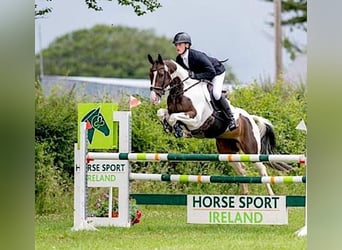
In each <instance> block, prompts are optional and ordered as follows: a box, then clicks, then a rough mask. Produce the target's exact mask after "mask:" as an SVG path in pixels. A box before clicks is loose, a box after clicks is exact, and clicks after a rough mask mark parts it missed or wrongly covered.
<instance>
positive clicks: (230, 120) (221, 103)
mask: <svg viewBox="0 0 342 250" xmlns="http://www.w3.org/2000/svg"><path fill="white" fill-rule="evenodd" d="M217 103H218V104H219V106H220V107H221V110H222V113H223V114H224V116H225V117H226V118H227V120H228V129H229V130H230V131H233V130H234V129H237V128H238V126H237V124H236V123H235V119H234V116H233V113H232V111H231V109H230V107H229V103H228V101H227V100H226V98H224V97H223V96H221V98H220V100H218V101H217Z"/></svg>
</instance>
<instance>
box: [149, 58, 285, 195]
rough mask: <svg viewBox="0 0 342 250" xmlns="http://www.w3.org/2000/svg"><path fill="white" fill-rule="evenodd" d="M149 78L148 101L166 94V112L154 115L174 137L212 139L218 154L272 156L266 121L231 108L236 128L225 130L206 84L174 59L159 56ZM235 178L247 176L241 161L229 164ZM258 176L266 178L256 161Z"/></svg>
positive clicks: (271, 132) (272, 142) (269, 127)
mask: <svg viewBox="0 0 342 250" xmlns="http://www.w3.org/2000/svg"><path fill="white" fill-rule="evenodd" d="M148 60H149V62H150V63H151V64H152V66H151V68H150V71H149V77H150V80H151V88H150V89H151V93H150V101H151V103H152V104H153V105H157V104H159V103H160V100H161V97H162V96H163V95H164V94H165V92H166V91H169V95H168V99H167V105H168V107H167V109H159V110H158V111H157V115H158V118H159V120H160V121H161V122H162V124H163V126H164V130H165V131H167V132H170V133H174V135H175V136H176V137H181V136H185V137H196V138H215V139H216V147H217V150H218V152H219V153H220V154H237V153H240V152H242V153H245V154H273V153H274V149H275V146H276V140H275V133H274V128H273V125H272V124H271V122H270V121H268V120H267V119H265V118H263V117H260V116H256V115H250V114H248V113H247V111H245V110H243V109H241V108H238V107H234V106H232V105H230V107H231V110H232V112H233V114H234V118H235V119H236V122H237V124H238V125H239V127H238V128H237V129H235V130H233V131H229V130H228V128H227V125H228V124H227V121H226V120H225V118H224V115H223V114H221V112H220V111H219V110H218V109H217V108H215V107H214V105H213V102H212V101H211V94H210V91H209V90H208V87H207V85H208V84H209V85H210V83H208V82H206V81H199V80H196V79H191V78H190V77H189V74H188V71H187V70H185V69H184V68H183V67H182V66H180V65H179V64H178V63H176V62H175V61H173V60H163V59H162V57H161V55H158V58H157V60H153V59H152V56H151V55H148ZM229 164H230V165H231V166H232V167H233V168H234V170H235V171H236V173H237V174H238V175H241V176H244V175H246V166H245V164H243V163H242V162H229ZM266 164H267V165H269V166H271V167H272V168H274V169H277V170H280V171H288V170H291V169H292V166H290V165H288V164H286V163H284V162H268V163H266ZM255 166H256V169H257V170H258V172H259V174H260V176H267V175H268V174H267V171H266V166H265V165H264V164H263V163H262V162H255ZM265 185H266V189H267V192H268V194H269V195H273V194H274V193H273V190H272V188H271V185H270V184H265ZM241 192H242V194H248V188H247V185H246V184H241Z"/></svg>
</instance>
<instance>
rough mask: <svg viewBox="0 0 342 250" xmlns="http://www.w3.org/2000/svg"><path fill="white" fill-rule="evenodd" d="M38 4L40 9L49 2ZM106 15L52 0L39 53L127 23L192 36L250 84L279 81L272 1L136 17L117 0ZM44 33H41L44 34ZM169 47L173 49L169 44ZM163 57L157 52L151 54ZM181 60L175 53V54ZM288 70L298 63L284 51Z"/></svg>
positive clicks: (174, 5)
mask: <svg viewBox="0 0 342 250" xmlns="http://www.w3.org/2000/svg"><path fill="white" fill-rule="evenodd" d="M45 2H46V1H44V0H35V3H36V4H38V6H41V4H43V5H44V4H46V3H45ZM98 2H99V5H100V6H102V7H103V11H100V12H96V11H94V10H91V9H88V7H87V6H86V4H85V0H53V1H52V2H47V4H49V6H51V7H52V8H53V9H52V13H50V14H48V15H47V16H46V17H44V18H39V19H36V20H35V27H36V29H35V53H37V52H39V50H40V49H41V48H42V49H44V48H47V47H48V46H49V44H50V43H51V42H52V41H54V40H55V39H56V38H57V37H60V36H63V35H65V34H67V33H69V32H72V31H76V30H79V29H88V28H92V27H93V26H95V25H97V24H107V25H123V26H127V27H134V28H138V29H152V30H154V31H155V33H156V35H158V36H166V37H168V38H170V40H171V39H172V38H173V37H174V35H175V34H176V33H177V32H179V31H185V32H187V33H189V34H190V36H191V38H192V48H194V49H197V50H201V51H203V52H205V53H207V54H208V55H209V56H213V57H216V58H218V59H225V58H229V61H228V64H229V66H230V67H231V68H232V70H233V72H234V74H235V75H236V76H237V78H238V79H239V80H240V81H242V82H244V83H250V82H253V80H257V81H259V82H260V81H262V80H266V79H271V80H272V79H273V78H274V70H275V56H274V51H275V45H274V30H273V28H272V27H270V26H269V25H268V24H267V23H268V22H272V21H273V14H272V13H273V9H274V6H273V4H272V3H268V2H265V1H263V0H172V1H170V0H169V1H168V0H160V1H159V2H160V3H161V4H162V6H163V7H161V8H159V9H157V10H156V11H154V12H152V13H149V12H148V13H147V14H145V15H144V16H139V17H138V16H137V15H136V14H135V13H134V11H133V9H132V8H131V7H128V6H120V5H118V4H117V1H116V0H113V1H98ZM283 32H284V33H286V34H287V35H289V36H290V37H292V38H294V39H295V40H296V41H297V42H299V44H304V45H305V44H306V42H307V41H306V40H307V37H306V33H305V32H292V33H290V32H289V31H287V30H284V29H283ZM39 34H40V35H39ZM170 46H173V45H172V44H171V43H170ZM150 54H152V55H153V54H155V55H157V54H158V51H150ZM175 57H176V52H175ZM283 64H284V69H285V71H286V70H288V69H290V68H291V65H293V62H291V60H290V59H289V57H288V54H287V53H286V52H285V50H284V51H283Z"/></svg>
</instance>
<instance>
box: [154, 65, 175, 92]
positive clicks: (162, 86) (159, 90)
mask: <svg viewBox="0 0 342 250" xmlns="http://www.w3.org/2000/svg"><path fill="white" fill-rule="evenodd" d="M160 69H161V68H159V69H158V68H157V69H155V70H152V72H157V75H158V71H159V70H160ZM163 70H164V76H163V81H162V85H161V87H155V86H151V87H150V91H152V90H157V91H155V93H156V94H157V95H158V96H159V97H161V96H163V95H164V94H165V85H166V83H165V80H166V74H168V75H169V76H170V78H171V75H170V74H169V72H168V71H167V70H166V69H165V67H163Z"/></svg>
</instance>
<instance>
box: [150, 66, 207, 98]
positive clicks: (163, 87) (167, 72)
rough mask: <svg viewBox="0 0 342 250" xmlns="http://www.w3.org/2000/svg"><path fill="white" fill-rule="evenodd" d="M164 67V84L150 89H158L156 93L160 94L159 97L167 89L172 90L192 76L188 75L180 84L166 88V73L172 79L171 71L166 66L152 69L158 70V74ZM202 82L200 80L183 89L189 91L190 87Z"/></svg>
mask: <svg viewBox="0 0 342 250" xmlns="http://www.w3.org/2000/svg"><path fill="white" fill-rule="evenodd" d="M161 69H163V70H164V76H163V81H162V85H161V87H154V86H151V87H150V91H152V90H156V91H155V93H156V94H157V95H158V96H159V97H162V96H163V95H165V92H166V91H170V90H172V89H173V88H176V87H177V86H178V85H181V84H183V83H184V82H185V81H187V80H188V79H189V78H190V77H189V76H188V77H186V78H185V79H184V80H181V81H180V82H179V83H178V84H175V85H174V86H170V87H169V88H168V89H165V85H166V75H168V76H169V77H170V79H171V81H172V77H171V73H170V72H169V71H168V70H167V69H166V68H165V66H164V67H163V68H157V69H155V70H152V72H157V74H158V71H159V70H161ZM200 82H201V80H198V81H197V82H196V83H194V84H192V85H191V86H189V87H187V88H186V89H184V90H183V93H184V92H186V91H188V90H189V89H191V88H192V87H194V86H196V85H197V84H199V83H200Z"/></svg>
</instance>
